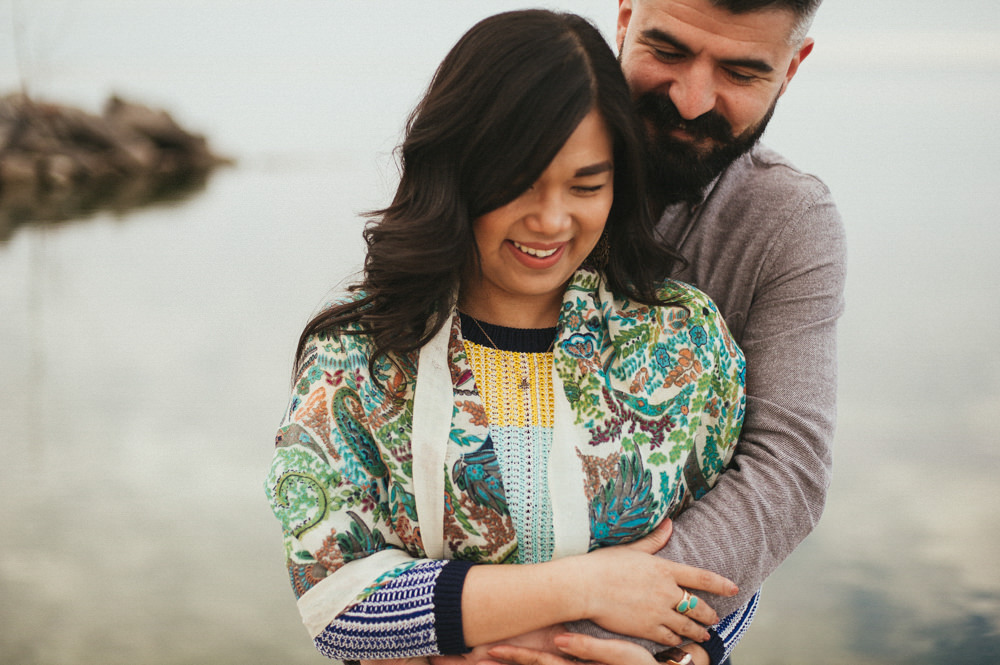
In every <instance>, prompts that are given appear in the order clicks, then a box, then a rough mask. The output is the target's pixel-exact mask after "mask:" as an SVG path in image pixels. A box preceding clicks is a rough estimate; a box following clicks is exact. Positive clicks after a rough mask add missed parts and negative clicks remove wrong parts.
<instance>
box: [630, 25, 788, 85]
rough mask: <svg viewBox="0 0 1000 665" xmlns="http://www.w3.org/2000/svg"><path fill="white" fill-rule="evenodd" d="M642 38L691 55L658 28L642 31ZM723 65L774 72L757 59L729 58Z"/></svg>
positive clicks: (682, 43) (723, 61)
mask: <svg viewBox="0 0 1000 665" xmlns="http://www.w3.org/2000/svg"><path fill="white" fill-rule="evenodd" d="M642 36H643V38H644V39H645V40H646V41H651V42H660V43H661V44H669V45H670V46H672V47H674V48H675V49H677V50H678V51H680V52H681V53H684V54H687V55H690V54H691V53H692V51H691V48H690V47H689V46H688V45H687V44H685V43H684V42H682V41H681V40H679V39H677V38H676V37H674V36H673V35H671V34H670V33H667V32H664V31H663V30H660V29H659V28H648V29H646V30H643V31H642ZM719 62H720V63H721V64H723V65H727V66H729V67H739V68H741V69H749V70H751V71H755V72H757V73H759V74H771V73H772V72H774V67H773V66H772V65H771V64H770V63H769V62H767V61H765V60H760V59H759V58H729V59H727V60H720V61H719Z"/></svg>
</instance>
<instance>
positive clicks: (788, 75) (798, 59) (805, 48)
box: [619, 37, 816, 97]
mask: <svg viewBox="0 0 1000 665" xmlns="http://www.w3.org/2000/svg"><path fill="white" fill-rule="evenodd" d="M815 45H816V40H814V39H813V38H812V37H806V38H805V39H804V40H802V46H800V47H799V50H798V52H797V53H796V54H795V55H794V56H793V57H792V61H791V62H790V63H788V71H786V72H785V80H784V81H782V82H781V90H780V91H778V96H779V97H780V96H781V95H783V94H785V90H786V89H787V88H788V84H789V83H791V81H792V78H793V77H794V76H795V73H796V72H797V71H799V65H801V64H802V61H803V60H805V59H806V57H808V56H809V54H810V53H812V50H813V46H815ZM619 48H620V47H619Z"/></svg>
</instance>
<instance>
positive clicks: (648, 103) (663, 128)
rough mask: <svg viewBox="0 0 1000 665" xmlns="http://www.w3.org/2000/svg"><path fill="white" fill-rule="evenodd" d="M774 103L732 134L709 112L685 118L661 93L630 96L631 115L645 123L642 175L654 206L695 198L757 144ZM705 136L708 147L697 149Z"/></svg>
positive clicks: (724, 124) (727, 123) (727, 124)
mask: <svg viewBox="0 0 1000 665" xmlns="http://www.w3.org/2000/svg"><path fill="white" fill-rule="evenodd" d="M777 103H778V98H777V97H775V99H774V101H773V102H772V103H771V107H770V108H769V109H768V110H767V113H765V114H764V117H763V118H761V120H760V122H759V123H757V124H756V125H754V126H752V127H749V128H747V130H746V131H744V132H743V133H742V134H740V135H739V136H733V130H732V125H730V124H729V121H727V120H726V119H725V118H724V117H722V116H721V115H720V114H718V113H717V112H715V111H709V112H707V113H705V114H703V115H700V116H698V117H697V118H695V119H693V120H685V119H684V118H682V117H681V114H680V113H679V112H678V111H677V107H676V106H674V103H673V102H672V101H671V100H670V98H669V97H668V96H666V95H662V94H659V93H656V92H647V93H646V94H644V95H643V96H642V97H640V98H639V99H638V100H636V105H635V109H636V113H637V114H638V115H639V118H640V120H642V121H643V123H644V124H645V125H646V127H645V129H646V133H647V137H646V138H647V140H646V165H647V174H648V177H649V185H650V193H651V194H652V196H653V199H654V202H655V203H656V205H657V207H658V209H662V208H663V207H664V206H667V205H669V204H671V203H677V202H678V201H688V202H692V203H693V202H696V201H700V200H701V197H702V195H703V192H704V190H705V187H706V186H707V185H708V184H709V183H710V182H712V181H713V180H714V179H715V178H716V177H717V176H718V175H719V174H720V173H722V171H723V170H724V169H725V168H726V167H727V166H729V165H730V164H732V163H733V162H734V161H736V159H737V158H738V157H739V156H740V155H743V154H745V153H747V152H749V151H750V149H751V148H753V146H754V145H755V144H756V143H757V141H758V140H759V139H760V137H761V135H762V134H763V133H764V130H765V129H766V128H767V123H768V121H770V120H771V115H772V114H773V113H774V107H775V105H776V104H777ZM650 125H652V127H653V128H654V129H652V130H651V129H650ZM672 129H680V130H683V131H684V132H685V133H686V134H688V135H689V137H690V138H689V139H686V140H680V139H677V138H674V137H673V136H671V133H670V130H672ZM706 139H707V140H708V141H709V142H710V147H708V148H707V149H702V148H699V147H698V144H699V143H702V142H704V141H705V140H706Z"/></svg>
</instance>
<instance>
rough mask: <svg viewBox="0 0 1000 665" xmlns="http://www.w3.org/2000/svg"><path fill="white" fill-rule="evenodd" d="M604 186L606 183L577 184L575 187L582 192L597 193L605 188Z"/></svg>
mask: <svg viewBox="0 0 1000 665" xmlns="http://www.w3.org/2000/svg"><path fill="white" fill-rule="evenodd" d="M604 187H605V185H604V184H603V183H602V184H600V185H576V186H575V187H573V189H574V190H576V191H577V192H580V193H581V194H596V193H597V192H599V191H601V190H602V189H604Z"/></svg>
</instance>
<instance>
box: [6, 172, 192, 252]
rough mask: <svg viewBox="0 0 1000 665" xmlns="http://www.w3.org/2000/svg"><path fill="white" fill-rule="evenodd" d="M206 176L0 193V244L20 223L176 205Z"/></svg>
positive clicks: (60, 221)
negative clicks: (93, 186)
mask: <svg viewBox="0 0 1000 665" xmlns="http://www.w3.org/2000/svg"><path fill="white" fill-rule="evenodd" d="M210 175H211V173H210V172H206V171H202V172H188V173H179V174H170V175H167V176H160V177H137V178H133V179H130V180H127V181H120V182H118V183H115V184H113V185H105V186H102V187H95V188H75V189H65V190H60V191H48V192H45V191H41V192H39V191H30V190H29V191H21V192H13V193H10V194H7V195H6V196H5V195H2V194H0V243H4V242H7V241H9V240H10V239H11V238H12V237H13V236H14V234H15V233H16V232H17V230H18V228H19V227H21V226H30V225H33V224H45V225H49V226H56V225H60V224H64V223H67V222H73V221H79V220H84V219H87V218H90V217H93V216H94V215H95V214H97V213H99V212H109V213H112V214H114V215H115V216H117V217H121V218H124V217H126V215H127V214H128V213H129V212H131V211H133V210H135V209H137V208H144V207H147V206H152V205H167V206H172V205H176V204H179V203H181V202H183V201H184V200H186V199H188V198H190V197H193V196H195V195H197V194H198V193H199V192H201V191H203V190H204V189H205V186H206V184H207V183H208V179H209V177H210Z"/></svg>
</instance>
